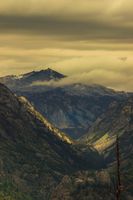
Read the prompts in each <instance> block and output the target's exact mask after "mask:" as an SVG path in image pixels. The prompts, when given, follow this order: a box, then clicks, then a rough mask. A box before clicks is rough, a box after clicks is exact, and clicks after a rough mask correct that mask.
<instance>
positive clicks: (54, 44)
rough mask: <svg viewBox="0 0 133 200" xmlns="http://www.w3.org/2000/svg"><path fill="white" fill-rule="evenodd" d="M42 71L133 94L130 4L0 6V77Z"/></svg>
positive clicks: (28, 0) (96, 0) (28, 2)
mask: <svg viewBox="0 0 133 200" xmlns="http://www.w3.org/2000/svg"><path fill="white" fill-rule="evenodd" d="M46 67H52V68H53V69H56V70H59V71H60V72H62V73H65V74H66V75H70V76H71V78H70V79H69V80H67V81H68V82H69V81H70V82H71V80H73V79H74V80H76V81H77V82H79V81H80V82H84V83H100V84H103V85H106V86H108V87H113V88H115V89H120V90H127V91H133V87H132V85H133V75H132V74H133V1H132V0H76V1H75V0H23V1H22V0H6V1H1V2H0V76H3V75H7V74H20V73H24V72H27V71H31V70H39V69H42V68H44V69H45V68H46ZM73 76H74V78H72V77H73Z"/></svg>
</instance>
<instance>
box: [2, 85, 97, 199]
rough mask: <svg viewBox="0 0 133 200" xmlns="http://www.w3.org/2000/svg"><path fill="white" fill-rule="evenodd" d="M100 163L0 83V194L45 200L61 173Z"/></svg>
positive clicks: (22, 98)
mask: <svg viewBox="0 0 133 200" xmlns="http://www.w3.org/2000/svg"><path fill="white" fill-rule="evenodd" d="M93 155H94V156H93ZM97 161H98V162H97ZM100 165H101V160H100V157H99V155H98V153H97V152H96V151H94V150H92V149H89V148H88V152H87V154H86V156H84V155H83V153H82V151H81V150H80V148H79V147H77V146H76V145H74V144H73V141H72V140H71V139H70V138H68V137H67V136H66V135H64V134H63V133H62V132H60V131H59V130H58V129H56V128H55V127H54V126H52V125H51V124H50V123H49V122H48V121H47V120H46V119H45V118H44V117H43V116H42V115H41V114H40V113H38V112H37V111H36V110H35V109H34V107H33V106H31V104H30V103H29V102H28V101H27V100H26V99H25V98H24V97H21V98H17V97H16V95H14V94H13V93H12V92H10V90H8V89H7V88H6V87H5V86H4V85H2V84H0V183H1V186H2V187H1V188H0V195H4V196H5V197H4V198H6V197H7V198H8V195H9V196H10V198H11V197H12V199H13V200H14V199H15V200H19V199H20V197H19V196H22V198H21V199H28V200H29V199H30V198H32V199H37V200H39V199H42V200H43V199H45V200H47V199H49V198H50V197H49V196H50V194H51V190H52V189H53V188H54V187H55V185H56V184H57V183H58V181H59V180H60V178H61V177H62V176H63V175H64V174H70V173H72V172H74V171H77V170H80V169H81V170H84V169H88V168H93V167H95V166H96V168H97V167H98V166H100ZM6 188H7V189H6ZM8 189H9V191H8ZM1 192H2V193H1ZM8 192H9V194H8ZM27 195H29V196H27ZM0 197H1V196H0Z"/></svg>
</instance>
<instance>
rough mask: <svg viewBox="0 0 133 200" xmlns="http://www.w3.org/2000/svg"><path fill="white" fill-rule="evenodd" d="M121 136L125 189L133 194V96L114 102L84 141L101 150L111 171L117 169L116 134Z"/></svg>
mask: <svg viewBox="0 0 133 200" xmlns="http://www.w3.org/2000/svg"><path fill="white" fill-rule="evenodd" d="M117 135H118V137H119V146H120V164H121V169H120V170H121V179H122V184H123V186H124V190H125V192H126V191H129V192H130V194H132V196H133V193H132V187H133V182H132V179H133V98H129V99H128V100H127V101H125V102H121V103H120V102H114V103H112V104H111V105H110V108H109V110H107V112H106V113H105V114H103V115H102V116H101V117H99V119H97V120H96V122H95V123H94V124H93V126H92V127H91V128H90V129H89V131H88V133H87V135H86V136H85V137H84V138H82V142H84V143H86V144H89V145H92V146H93V147H95V148H96V149H97V150H98V151H99V152H101V153H102V154H103V155H104V157H105V160H106V162H107V163H108V167H109V169H110V171H111V173H112V174H113V176H114V172H115V171H116V136H117Z"/></svg>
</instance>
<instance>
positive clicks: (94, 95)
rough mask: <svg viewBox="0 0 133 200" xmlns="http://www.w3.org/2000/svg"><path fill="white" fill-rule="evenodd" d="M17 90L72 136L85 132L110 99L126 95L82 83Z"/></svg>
mask: <svg viewBox="0 0 133 200" xmlns="http://www.w3.org/2000/svg"><path fill="white" fill-rule="evenodd" d="M44 87H45V86H44ZM17 93H18V94H19V95H23V96H26V97H27V98H28V99H29V100H30V102H32V103H33V104H34V105H35V106H36V108H37V109H38V110H39V112H41V113H42V114H43V115H44V116H46V117H47V118H48V119H49V121H50V122H51V123H52V124H54V125H55V126H56V127H58V128H59V129H61V130H63V131H64V132H65V133H67V134H68V135H70V136H71V137H73V138H74V139H75V138H76V139H77V138H79V137H80V136H82V135H83V134H84V133H86V131H87V129H88V127H90V126H91V125H92V123H93V122H94V121H95V120H96V118H97V117H98V116H99V115H101V114H102V113H104V112H105V111H106V109H107V108H108V106H109V104H110V103H111V102H113V101H114V100H117V101H119V100H123V99H125V98H126V94H124V93H117V92H115V91H113V90H111V89H107V88H105V87H102V86H98V85H92V86H88V85H83V84H74V85H69V86H62V87H58V88H51V89H49V90H47V91H41V90H39V89H38V90H34V91H33V90H32V91H27V92H26V91H25V92H24V91H19V92H17Z"/></svg>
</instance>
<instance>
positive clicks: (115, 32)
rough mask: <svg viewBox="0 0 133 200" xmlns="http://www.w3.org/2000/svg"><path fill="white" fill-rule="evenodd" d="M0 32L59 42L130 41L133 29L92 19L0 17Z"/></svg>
mask: <svg viewBox="0 0 133 200" xmlns="http://www.w3.org/2000/svg"><path fill="white" fill-rule="evenodd" d="M0 32H1V33H7V32H8V33H20V34H32V35H34V34H39V35H45V36H47V35H48V36H53V37H55V38H60V40H61V39H63V40H65V39H70V40H78V39H79V40H88V39H104V40H108V39H117V40H121V39H128V40H130V39H131V40H132V35H133V27H125V26H121V25H117V24H113V25H111V24H108V23H107V22H101V21H97V20H94V19H90V20H87V21H82V20H80V19H79V20H74V19H71V20H70V19H68V20H67V19H61V18H59V17H51V16H17V15H16V16H15V15H14V16H13V15H8V16H6V15H5V16H4V15H0Z"/></svg>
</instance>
